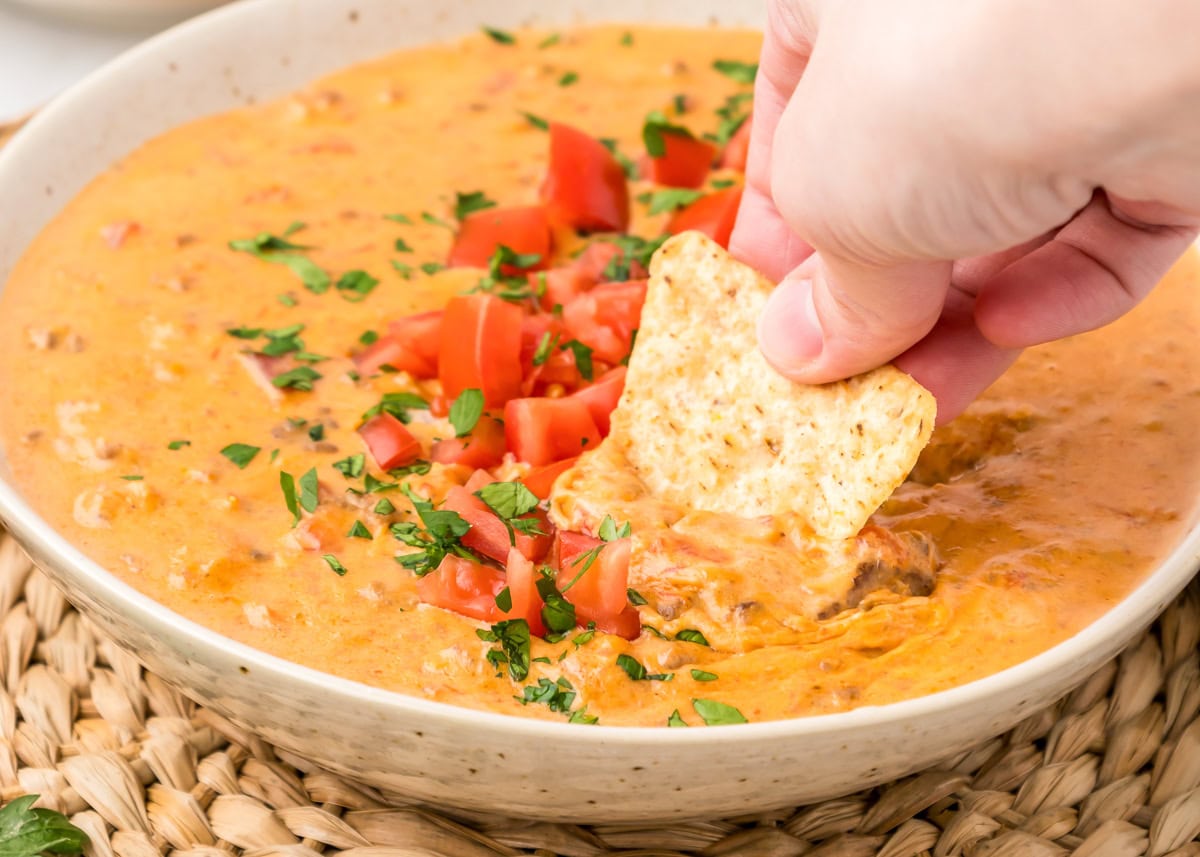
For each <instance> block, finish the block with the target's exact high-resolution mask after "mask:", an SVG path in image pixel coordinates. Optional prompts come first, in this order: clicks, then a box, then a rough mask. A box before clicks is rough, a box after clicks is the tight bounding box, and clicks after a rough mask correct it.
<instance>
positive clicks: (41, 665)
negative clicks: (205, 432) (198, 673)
mask: <svg viewBox="0 0 1200 857" xmlns="http://www.w3.org/2000/svg"><path fill="white" fill-rule="evenodd" d="M0 617H2V618H0V789H2V792H0V797H2V798H3V799H4V800H6V801H7V800H11V799H12V798H14V797H17V796H19V795H22V794H27V793H37V794H40V795H41V796H42V798H41V800H42V804H44V805H45V806H47V807H50V808H52V809H57V810H60V811H62V812H65V813H67V814H68V815H70V816H71V819H72V821H74V822H75V824H77V825H78V826H79V827H81V828H83V829H84V830H85V831H86V832H87V833H88V835H89V836H90V837H91V846H90V848H89V850H88V852H87V854H88V857H160V855H174V857H230V855H241V857H276V855H279V857H319V855H328V857H496V855H505V857H515V855H526V854H535V855H539V857H554V855H563V857H593V855H624V857H683V855H707V857H722V856H723V857H733V855H737V857H759V856H760V855H761V857H795V855H807V857H870V855H880V857H910V855H935V857H941V855H957V854H963V855H967V857H975V856H976V855H980V857H982V855H990V856H991V857H1001V855H1002V857H1017V855H1022V856H1023V855H1032V857H1040V855H1059V854H1067V853H1074V854H1077V855H1080V857H1083V855H1087V857H1135V855H1151V857H1157V855H1167V854H1170V855H1179V857H1183V855H1188V857H1200V841H1197V838H1196V837H1197V835H1198V834H1200V653H1198V650H1197V646H1198V644H1200V582H1197V581H1194V582H1193V583H1192V585H1191V586H1190V587H1189V588H1188V589H1187V590H1186V591H1185V592H1184V594H1183V595H1181V596H1180V597H1179V598H1178V599H1177V600H1176V602H1175V603H1174V604H1173V605H1172V606H1171V607H1170V608H1169V609H1168V610H1167V611H1166V613H1165V614H1163V616H1162V617H1161V618H1160V619H1159V621H1158V622H1157V623H1156V624H1155V626H1154V627H1153V628H1152V629H1150V630H1149V631H1147V632H1146V633H1145V634H1144V635H1143V636H1142V637H1141V638H1140V639H1139V640H1138V641H1137V642H1136V643H1134V644H1133V645H1132V646H1131V647H1130V648H1128V649H1127V650H1126V651H1125V652H1124V653H1123V654H1122V655H1121V656H1120V657H1119V658H1117V659H1116V660H1115V661H1112V662H1110V663H1109V664H1107V665H1106V666H1105V667H1103V668H1102V669H1100V670H1099V671H1098V672H1097V673H1096V674H1095V675H1093V676H1092V677H1091V678H1090V679H1089V680H1088V681H1087V682H1086V683H1085V684H1084V685H1083V686H1081V687H1079V688H1077V689H1076V690H1075V691H1074V692H1072V693H1071V694H1070V695H1068V696H1067V697H1065V698H1064V699H1062V700H1060V701H1059V702H1058V703H1057V704H1055V705H1053V706H1051V707H1050V708H1047V709H1046V710H1044V711H1042V712H1040V713H1039V714H1036V715H1034V716H1033V717H1030V718H1029V719H1027V720H1025V721H1024V722H1022V723H1021V724H1020V725H1018V726H1017V728H1015V729H1013V730H1012V731H1011V732H1009V733H1008V734H1007V735H1005V736H1003V737H1001V738H996V739H993V740H991V741H988V742H986V743H984V744H982V745H980V746H978V747H973V748H970V749H969V750H966V751H965V752H962V753H961V754H960V755H959V756H958V757H957V758H956V759H953V760H952V761H951V762H949V763H947V764H946V765H944V766H942V767H940V768H938V769H936V770H929V771H925V772H924V773H921V774H917V775H915V776H912V777H909V778H906V779H904V780H901V781H899V782H895V783H891V784H889V785H886V786H883V787H880V788H876V789H870V790H867V791H863V792H861V793H859V794H855V795H852V796H850V797H845V798H840V799H837V800H830V801H825V802H823V803H819V804H815V805H812V806H801V807H795V808H792V809H787V810H782V811H778V812H773V813H768V814H764V815H756V816H751V817H743V818H731V819H712V820H709V821H702V822H691V823H671V824H668V825H663V826H656V825H653V824H639V825H636V826H629V825H624V826H622V825H602V826H576V825H566V824H548V823H539V822H529V821H525V820H521V819H519V818H501V817H497V816H491V815H482V814H475V813H470V812H459V811H447V810H442V809H435V808H432V807H427V806H419V805H417V804H416V803H414V802H413V801H411V800H409V799H406V797H405V796H404V795H403V794H391V793H381V792H379V791H376V790H374V789H371V788H367V787H363V786H361V785H357V784H355V783H353V782H350V781H348V780H345V779H343V778H341V777H338V776H335V775H333V774H330V773H328V772H327V771H323V770H321V769H320V768H317V767H316V766H314V765H313V764H311V763H309V762H306V761H305V760H304V759H300V758H296V757H295V756H292V755H291V754H288V753H286V752H284V751H282V750H277V749H275V748H273V747H270V746H268V745H267V744H265V743H263V742H262V741H259V740H257V739H256V738H255V737H254V736H253V735H251V734H249V733H247V732H245V731H243V730H241V729H239V728H238V727H236V726H234V725H233V724H232V723H230V722H229V721H227V720H225V719H224V718H223V717H221V716H219V715H217V714H215V713H213V712H211V711H207V710H205V709H203V708H200V707H199V706H197V705H196V704H194V703H192V702H191V701H189V700H188V699H187V698H186V697H185V696H183V695H182V694H181V693H180V692H179V691H177V690H175V689H174V688H172V687H170V686H168V685H167V684H166V683H165V682H163V681H162V680H161V679H159V678H158V677H156V676H154V675H152V674H150V673H147V672H145V671H143V670H142V668H141V667H140V666H139V665H138V664H137V662H136V661H135V660H134V659H133V658H132V657H131V656H130V655H128V654H126V653H125V652H123V651H122V650H121V649H119V648H117V647H116V646H115V645H114V644H113V643H112V642H111V641H110V640H109V639H107V638H106V637H105V636H104V635H103V634H102V633H101V632H99V631H98V629H96V628H95V627H94V626H93V625H92V624H91V623H90V622H89V621H88V620H87V619H85V618H84V617H83V616H81V615H80V614H79V613H77V612H75V611H74V610H73V609H72V608H71V606H70V605H69V604H68V603H67V601H66V599H65V598H64V597H63V595H62V593H61V592H60V591H59V590H58V589H57V588H56V587H55V586H54V584H52V583H51V582H50V581H49V580H48V578H46V577H45V576H44V575H43V574H42V573H41V572H40V571H38V570H37V569H35V568H34V567H33V566H32V564H31V563H30V561H29V560H28V558H26V556H25V554H24V553H23V552H22V551H21V549H20V548H19V547H18V546H17V545H16V543H15V542H14V541H13V540H12V539H11V538H10V537H8V536H7V535H0Z"/></svg>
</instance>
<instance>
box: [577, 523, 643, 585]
mask: <svg viewBox="0 0 1200 857" xmlns="http://www.w3.org/2000/svg"><path fill="white" fill-rule="evenodd" d="M630 532H631V528H630V526H629V522H628V521H626V522H625V523H624V524H622V525H621V526H619V527H618V526H617V524H616V522H615V521H614V520H613V519H612V516H611V515H605V516H604V520H602V521H601V522H600V529H599V532H598V533H597V535H598V536H599V537H600V540H601V541H602V542H604V543H605V544H599V545H596V547H594V548H592V549H591V550H590V551H587V552H585V553H581V554H580V555H579V556H577V557H575V558H574V559H573V560H571V566H572V567H574V566H582V567H581V568H580V569H579V571H578V573H576V575H575V576H574V577H572V578H571V579H570V580H569V581H568V582H567V585H566V586H564V587H563V588H562V591H563V592H566V591H567V590H568V589H570V588H571V587H572V586H574V585H575V584H576V583H578V582H579V578H581V577H583V576H584V575H585V574H587V572H588V570H589V569H591V567H592V566H593V565H594V564H595V562H596V560H597V559H599V557H600V552H601V551H602V550H604V548H605V547H606V546H607V543H608V542H614V541H616V540H617V539H623V538H626V537H628V536H629V534H630Z"/></svg>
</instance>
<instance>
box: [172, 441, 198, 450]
mask: <svg viewBox="0 0 1200 857" xmlns="http://www.w3.org/2000/svg"><path fill="white" fill-rule="evenodd" d="M191 445H192V442H191V441H190V440H173V441H171V442H170V443H168V444H167V449H171V450H175V449H183V448H184V447H185V446H191Z"/></svg>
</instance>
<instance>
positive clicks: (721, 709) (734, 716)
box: [692, 699, 749, 726]
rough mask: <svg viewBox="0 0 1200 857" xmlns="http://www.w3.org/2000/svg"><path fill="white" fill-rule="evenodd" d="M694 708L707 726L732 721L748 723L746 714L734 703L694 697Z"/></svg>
mask: <svg viewBox="0 0 1200 857" xmlns="http://www.w3.org/2000/svg"><path fill="white" fill-rule="evenodd" d="M692 708H694V709H696V713H697V714H699V715H700V719H701V720H703V721H704V724H705V725H706V726H726V725H729V724H731V723H747V722H749V721H747V720H746V717H745V715H743V714H742V712H740V711H738V710H737V709H736V708H734V707H733V706H732V705H726V704H725V703H723V702H717V701H716V700H715V699H693V700H692Z"/></svg>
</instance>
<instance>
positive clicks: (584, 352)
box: [560, 339, 593, 381]
mask: <svg viewBox="0 0 1200 857" xmlns="http://www.w3.org/2000/svg"><path fill="white" fill-rule="evenodd" d="M560 348H562V350H563V351H570V352H571V353H572V354H574V355H575V368H576V369H578V370H579V374H580V375H582V376H583V380H585V381H590V380H592V377H593V368H592V349H591V348H589V347H588V346H586V345H584V344H583V343H582V342H580V341H579V340H578V339H572V340H571V341H570V342H567V343H565V344H564V345H561V346H560Z"/></svg>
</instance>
